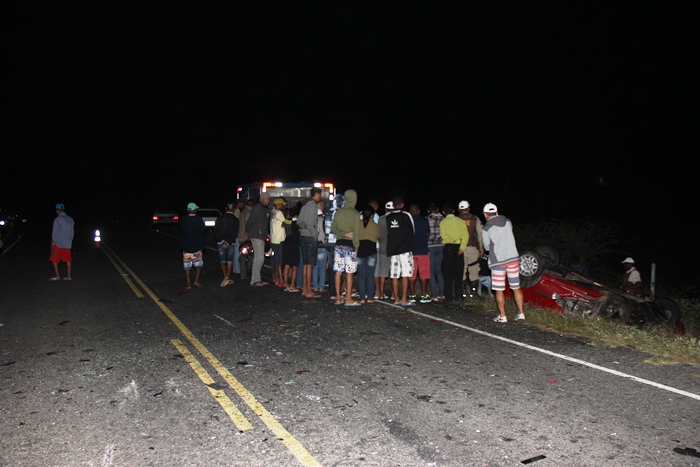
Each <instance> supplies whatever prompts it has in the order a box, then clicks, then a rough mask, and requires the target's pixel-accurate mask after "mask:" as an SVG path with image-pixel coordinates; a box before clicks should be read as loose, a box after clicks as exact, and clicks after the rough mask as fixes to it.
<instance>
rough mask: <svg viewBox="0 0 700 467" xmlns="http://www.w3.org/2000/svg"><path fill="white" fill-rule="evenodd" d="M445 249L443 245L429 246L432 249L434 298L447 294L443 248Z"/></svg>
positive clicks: (431, 263) (432, 290) (431, 270)
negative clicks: (443, 270) (443, 268)
mask: <svg viewBox="0 0 700 467" xmlns="http://www.w3.org/2000/svg"><path fill="white" fill-rule="evenodd" d="M444 249H445V247H444V246H443V245H437V246H431V247H430V248H428V250H429V251H430V293H431V294H432V295H433V298H434V297H442V296H444V295H445V277H444V276H443V275H442V250H444ZM438 288H439V289H440V290H439V291H438Z"/></svg>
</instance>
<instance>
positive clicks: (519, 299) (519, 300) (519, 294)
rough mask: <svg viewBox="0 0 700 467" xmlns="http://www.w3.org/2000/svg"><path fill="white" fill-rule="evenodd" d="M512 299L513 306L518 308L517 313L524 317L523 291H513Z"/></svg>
mask: <svg viewBox="0 0 700 467" xmlns="http://www.w3.org/2000/svg"><path fill="white" fill-rule="evenodd" d="M513 297H514V298H515V305H516V306H517V307H518V313H519V314H521V315H523V316H525V311H524V309H525V297H524V296H523V291H522V290H521V289H513Z"/></svg>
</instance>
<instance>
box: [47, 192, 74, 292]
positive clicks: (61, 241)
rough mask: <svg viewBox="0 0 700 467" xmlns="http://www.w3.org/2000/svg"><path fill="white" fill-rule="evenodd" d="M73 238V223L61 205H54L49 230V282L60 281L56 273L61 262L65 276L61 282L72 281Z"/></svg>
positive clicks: (59, 276)
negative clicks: (50, 273)
mask: <svg viewBox="0 0 700 467" xmlns="http://www.w3.org/2000/svg"><path fill="white" fill-rule="evenodd" d="M74 236H75V221H73V218H72V217H71V216H69V215H68V214H67V213H66V207H65V206H64V205H63V203H58V204H57V205H56V218H55V219H54V220H53V229H52V230H51V256H49V261H50V262H51V264H53V277H52V278H51V279H49V280H50V281H58V280H61V274H59V272H58V265H59V264H60V262H61V261H63V262H64V263H66V276H65V277H64V278H63V280H66V281H70V280H73V279H72V277H71V271H72V269H73V257H72V254H71V248H73V237H74Z"/></svg>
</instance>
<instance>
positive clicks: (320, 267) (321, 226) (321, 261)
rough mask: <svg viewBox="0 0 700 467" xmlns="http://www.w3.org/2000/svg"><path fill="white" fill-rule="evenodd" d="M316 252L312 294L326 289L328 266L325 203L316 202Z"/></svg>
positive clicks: (322, 201) (321, 201)
mask: <svg viewBox="0 0 700 467" xmlns="http://www.w3.org/2000/svg"><path fill="white" fill-rule="evenodd" d="M317 222H318V251H317V252H316V264H314V270H313V274H312V276H311V285H312V287H313V291H314V292H323V290H324V289H325V288H326V268H327V266H328V248H327V245H326V202H325V201H324V200H320V201H319V202H318V220H317Z"/></svg>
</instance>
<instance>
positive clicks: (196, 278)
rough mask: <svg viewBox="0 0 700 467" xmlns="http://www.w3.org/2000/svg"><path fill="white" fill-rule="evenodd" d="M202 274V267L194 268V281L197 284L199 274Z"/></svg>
mask: <svg viewBox="0 0 700 467" xmlns="http://www.w3.org/2000/svg"><path fill="white" fill-rule="evenodd" d="M201 274H202V268H196V269H195V273H194V283H195V284H199V276H200V275H201Z"/></svg>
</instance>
